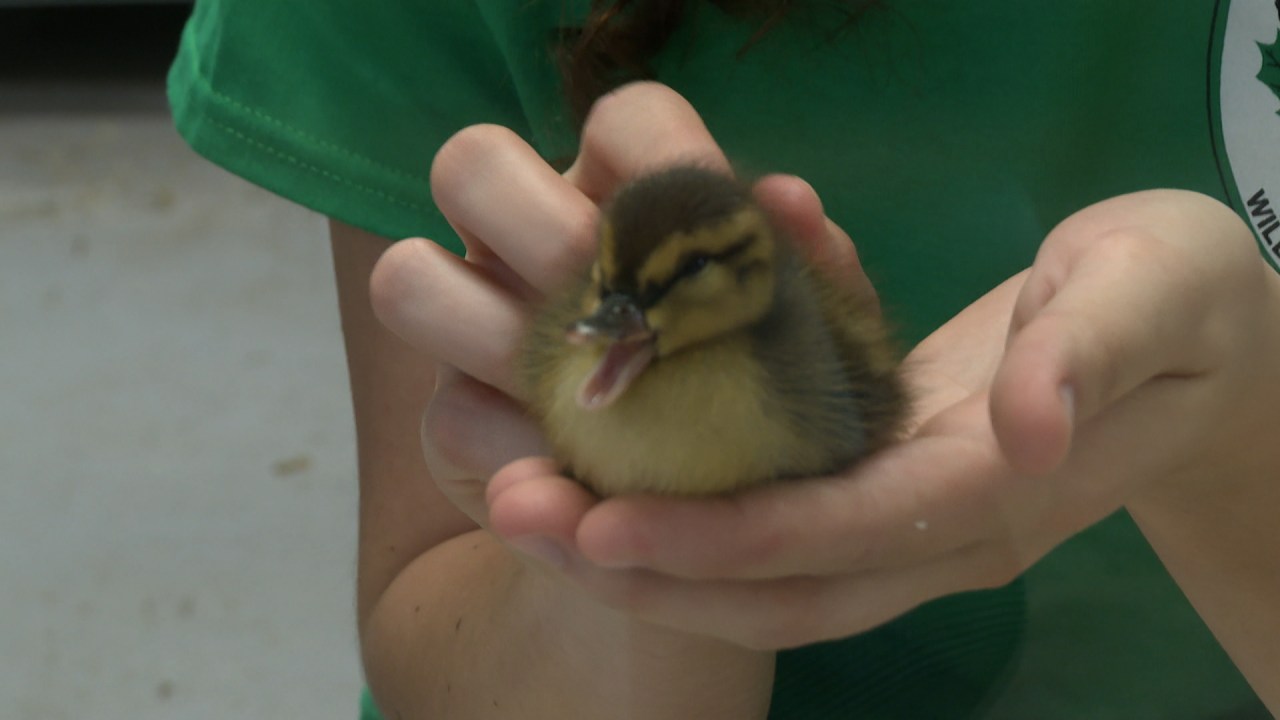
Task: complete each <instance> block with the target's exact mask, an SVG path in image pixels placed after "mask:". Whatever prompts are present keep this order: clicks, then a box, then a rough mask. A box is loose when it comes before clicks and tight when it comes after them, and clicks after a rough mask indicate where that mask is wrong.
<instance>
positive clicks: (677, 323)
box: [567, 166, 778, 409]
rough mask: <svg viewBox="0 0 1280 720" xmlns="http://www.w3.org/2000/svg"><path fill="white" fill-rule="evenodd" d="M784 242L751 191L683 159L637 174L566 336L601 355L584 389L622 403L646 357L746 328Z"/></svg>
mask: <svg viewBox="0 0 1280 720" xmlns="http://www.w3.org/2000/svg"><path fill="white" fill-rule="evenodd" d="M777 253H778V242H777V239H776V237H775V233H774V231H773V228H772V226H771V225H770V223H769V222H768V219H767V218H766V216H765V214H764V212H763V211H762V210H761V209H760V208H759V207H758V206H756V204H755V203H754V202H753V201H752V199H751V194H750V191H749V190H748V189H747V188H746V187H743V186H742V185H741V184H739V183H738V182H736V181H735V180H734V179H732V178H730V177H728V176H727V175H723V174H721V173H718V172H715V171H712V170H707V169H704V168H700V167H696V166H677V167H674V168H671V169H667V170H663V171H661V172H657V173H654V174H652V175H648V176H645V177H642V178H640V179H638V180H635V181H634V182H632V183H631V184H629V185H627V186H625V187H624V188H623V189H622V190H620V191H619V192H618V194H617V195H616V196H615V197H614V199H613V200H612V201H611V202H610V203H609V204H608V205H607V206H606V207H605V209H604V212H603V215H602V218H601V221H600V229H599V253H598V256H597V259H596V261H595V263H594V265H593V266H592V268H591V280H590V283H589V285H588V288H587V292H586V293H585V294H584V296H583V304H582V308H581V310H582V315H581V317H579V318H578V319H577V320H575V321H574V322H572V323H571V324H570V325H569V328H568V335H567V337H568V340H569V341H570V342H571V343H574V344H578V345H589V346H593V347H595V348H596V349H597V351H598V352H599V353H600V359H599V362H598V363H597V364H596V366H595V368H594V369H593V370H592V372H591V373H590V374H589V375H588V377H587V378H586V380H585V381H584V382H583V384H582V385H581V387H580V389H579V391H578V397H577V400H578V404H579V405H580V406H582V407H584V408H587V409H598V408H602V407H605V406H607V405H609V404H610V403H612V402H613V401H614V400H616V399H617V398H618V397H619V396H621V395H622V393H623V392H625V391H626V389H627V388H628V387H629V386H630V385H631V384H632V382H633V381H634V380H635V379H636V378H638V377H639V376H640V375H641V373H643V372H644V370H645V368H646V367H648V366H649V364H650V363H652V362H655V361H662V360H664V359H667V358H670V357H672V356H675V355H678V354H679V353H682V352H688V351H691V350H693V349H695V348H697V347H698V346H699V345H701V344H704V343H709V342H714V341H716V340H717V339H720V338H724V337H726V336H728V335H730V334H732V333H735V332H741V331H743V330H744V329H745V328H747V327H749V326H750V325H752V324H753V323H755V322H756V321H758V320H759V319H761V318H762V317H763V316H764V315H765V313H766V312H768V310H769V308H770V306H771V304H772V302H773V296H774V288H775V285H776V272H775V271H776V267H775V266H776V264H777V257H778V256H777Z"/></svg>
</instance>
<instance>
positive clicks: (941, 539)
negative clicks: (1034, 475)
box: [578, 398, 1015, 579]
mask: <svg viewBox="0 0 1280 720" xmlns="http://www.w3.org/2000/svg"><path fill="white" fill-rule="evenodd" d="M985 412H986V408H985V399H984V398H974V399H971V400H969V401H966V402H965V403H962V404H960V405H958V406H957V407H956V408H954V409H952V410H950V411H948V413H944V414H943V416H941V417H939V418H937V419H935V420H933V421H931V423H930V424H928V425H926V426H925V427H923V428H921V431H920V432H919V433H917V435H916V436H914V437H913V438H912V439H911V440H909V441H907V442H904V443H901V444H899V445H896V446H891V447H889V448H886V449H885V450H883V451H881V452H880V453H877V454H876V455H874V456H872V457H870V458H868V459H867V460H866V461H864V462H863V463H862V464H860V465H859V466H858V467H856V468H855V469H853V470H852V471H850V472H849V473H847V474H844V475H841V476H834V477H828V478H814V479H805V480H798V481H792V482H781V483H777V484H774V485H771V486H767V487H763V488H758V489H754V490H750V491H746V492H742V493H737V494H734V495H731V496H727V497H720V498H707V499H694V500H689V499H673V498H663V497H655V496H641V497H618V498H610V499H608V500H606V501H605V502H603V503H601V504H600V505H599V506H598V507H596V508H594V509H593V510H592V511H591V512H590V513H588V514H587V516H586V517H585V518H584V519H583V523H582V526H581V527H580V528H579V530H578V544H579V547H580V548H581V549H582V552H583V554H584V555H585V556H586V557H587V558H588V559H590V560H592V561H593V562H596V563H598V564H600V565H602V566H605V567H639V568H646V569H651V570H656V571H659V572H662V573H666V574H669V575H675V576H679V577H685V578H701V579H712V578H742V579H747V578H753V579H760V578H776V577H783V576H789V575H797V574H810V575H830V574H842V573H849V572H857V571H866V570H871V569H877V568H886V567H891V566H899V565H910V564H914V563H919V562H923V561H925V560H927V559H929V558H932V557H936V556H939V555H943V554H946V553H949V552H952V551H954V550H955V549H956V548H959V547H963V546H965V545H969V544H972V543H975V542H979V541H981V540H983V539H985V538H987V537H990V536H992V535H1000V534H1008V533H1010V532H1011V530H1010V529H1009V524H1010V522H1011V518H1010V515H1009V514H1008V512H1007V507H1006V505H1007V504H1006V503H1005V502H1004V501H1002V500H1001V499H1000V498H1001V494H1002V493H1004V492H1006V491H1008V489H1009V487H1010V486H1011V485H1013V484H1014V483H1015V479H1014V478H1013V477H1011V476H1010V475H1009V474H1008V473H1007V472H1005V471H1004V469H1003V465H1002V459H1001V458H1000V457H999V453H998V452H997V451H996V446H995V443H994V440H993V439H992V438H991V437H990V434H989V429H988V430H986V433H987V434H986V436H985V437H983V436H982V435H966V434H964V433H965V432H967V430H957V428H968V427H977V428H979V429H981V428H989V425H988V424H987V423H986V422H985V419H984V417H983V415H984V413H985ZM948 414H949V415H950V416H951V417H948Z"/></svg>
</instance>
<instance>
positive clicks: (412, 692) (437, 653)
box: [362, 530, 773, 720]
mask: <svg viewBox="0 0 1280 720" xmlns="http://www.w3.org/2000/svg"><path fill="white" fill-rule="evenodd" d="M362 640H363V649H364V660H365V669H366V673H367V675H368V682H369V685H370V687H371V689H372V691H373V693H374V697H375V698H376V699H377V701H378V703H379V705H380V707H381V708H382V710H383V714H384V715H385V716H386V717H388V718H401V717H403V718H406V719H409V718H434V717H448V718H457V719H458V720H465V719H466V718H478V717H494V716H495V713H496V714H498V716H501V717H520V718H529V719H530V720H536V719H537V718H554V719H556V720H561V719H563V718H588V719H590V718H619V719H620V720H627V719H628V718H635V719H637V720H639V719H645V720H649V719H651V718H652V719H662V718H671V719H672V720H687V718H693V717H696V718H708V719H714V718H726V719H727V720H746V719H749V718H753V717H764V715H765V714H766V711H767V708H768V698H769V694H770V689H771V686H772V679H773V658H772V655H771V654H766V653H757V652H750V651H746V650H743V649H741V648H737V647H734V646H730V645H727V644H725V643H723V642H720V641H716V640H711V639H707V638H701V637H695V636H690V635H685V634H681V633H676V632H673V631H668V630H664V629H661V628H658V627H655V626H652V625H648V624H643V623H640V622H638V621H635V620H632V619H630V618H627V617H626V616H623V615H621V614H619V613H617V612H615V611H612V610H610V609H608V608H605V607H604V606H602V605H600V604H598V603H596V602H595V601H594V600H592V599H590V598H588V597H586V596H585V595H583V594H582V593H581V592H579V591H577V590H576V589H575V588H572V587H569V586H567V585H564V584H563V583H562V581H559V580H555V579H553V578H552V577H551V576H550V575H549V574H544V573H542V572H540V571H538V570H535V569H532V568H530V567H529V566H527V565H526V564H524V563H523V562H522V561H520V560H517V559H516V558H515V557H514V556H512V555H511V554H510V553H509V552H508V551H507V550H506V549H505V548H504V547H502V546H501V545H500V544H499V543H498V542H497V541H496V540H495V539H494V538H493V536H492V535H490V534H489V533H487V532H486V531H483V530H479V531H474V532H470V533H466V534H464V535H460V536H458V537H456V538H453V539H452V540H449V541H446V542H444V543H442V544H440V545H438V546H436V547H435V548H432V549H431V550H430V551H429V552H427V553H425V554H423V555H422V556H420V557H418V558H417V559H416V560H415V561H414V562H413V563H411V564H410V565H409V566H407V567H406V568H404V570H403V571H402V572H401V573H400V575H399V576H398V577H397V578H396V580H395V581H394V582H393V583H392V584H391V585H390V586H389V587H388V588H387V589H386V591H385V592H384V593H383V594H382V595H381V597H380V599H379V600H378V602H377V603H376V605H375V606H374V607H373V609H372V612H371V613H370V615H369V617H367V618H366V623H365V625H364V633H363V638H362Z"/></svg>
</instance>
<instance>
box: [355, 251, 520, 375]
mask: <svg viewBox="0 0 1280 720" xmlns="http://www.w3.org/2000/svg"><path fill="white" fill-rule="evenodd" d="M369 282H370V297H371V301H372V303H373V309H374V313H375V314H376V315H377V316H378V319H379V320H380V321H381V322H382V323H383V324H385V325H386V326H387V327H388V328H390V329H391V331H392V332H394V333H396V334H397V335H399V336H400V338H401V339H403V340H404V341H405V342H406V343H408V344H409V345H411V346H413V347H415V348H417V349H418V350H420V351H422V352H424V353H426V354H428V355H430V356H432V357H434V358H436V359H439V360H441V361H442V362H444V363H446V364H449V365H453V366H456V367H459V368H462V369H463V370H464V371H465V372H466V373H467V374H469V375H472V376H474V377H476V378H477V379H479V380H480V381H481V382H483V383H486V384H488V385H492V386H494V387H496V388H498V389H500V390H502V391H503V392H506V393H508V394H512V395H516V394H517V393H518V390H519V388H518V383H517V382H516V380H515V377H514V375H513V374H512V372H511V368H512V362H513V360H514V357H515V354H516V352H517V338H519V337H521V334H522V333H523V331H524V330H523V328H524V322H525V314H526V313H527V309H526V308H525V307H524V306H523V305H522V304H521V303H520V301H519V300H518V299H517V298H516V297H514V296H513V295H511V294H509V293H507V292H505V291H503V289H502V288H500V287H499V286H498V285H496V284H495V283H494V282H493V281H492V280H491V279H490V278H489V277H488V276H487V275H486V274H485V273H484V272H483V271H482V270H481V269H480V268H478V267H476V266H475V265H473V264H471V263H468V262H466V261H464V260H463V259H461V258H459V257H457V256H456V255H454V254H453V253H450V252H449V251H447V250H445V249H444V248H442V247H440V246H439V245H436V244H435V243H432V242H430V241H427V240H421V239H411V240H403V241H401V242H398V243H396V244H394V245H392V246H391V247H390V248H388V249H387V251H386V252H385V253H383V255H382V257H381V258H380V259H379V260H378V263H377V265H375V266H374V269H373V274H372V277H371V278H370V281H369ZM459 317H466V318H468V322H466V323H459V322H458V318H459ZM476 328H484V331H483V332H477V331H476Z"/></svg>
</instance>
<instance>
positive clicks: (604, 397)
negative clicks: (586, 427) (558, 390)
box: [567, 293, 655, 410]
mask: <svg viewBox="0 0 1280 720" xmlns="http://www.w3.org/2000/svg"><path fill="white" fill-rule="evenodd" d="M567 337H568V340H569V342H570V343H573V344H575V345H587V344H593V343H599V344H605V345H606V347H605V349H604V354H603V355H601V357H600V360H599V362H597V363H596V365H595V367H594V368H592V370H591V372H590V373H589V374H588V375H587V377H586V379H585V380H583V381H582V385H580V386H579V387H578V394H577V402H578V406H579V407H581V408H582V409H584V410H600V409H602V408H605V407H608V406H609V405H611V404H612V403H613V401H615V400H617V399H618V398H619V397H621V396H622V393H623V392H625V391H626V389H627V388H628V387H630V386H631V383H632V382H633V381H634V380H635V379H636V378H637V377H639V376H640V373H642V372H644V369H645V368H646V367H648V365H649V362H650V361H651V360H653V356H654V353H655V350H654V344H653V331H652V330H651V329H650V328H649V324H648V322H647V321H646V320H645V318H644V313H643V312H642V311H641V310H640V306H639V304H638V303H636V301H635V298H632V297H631V296H630V295H627V294H625V293H613V294H610V295H608V296H606V297H605V299H604V301H603V302H601V303H600V307H598V308H596V311H595V312H594V313H592V314H591V315H588V316H587V317H584V318H582V319H580V320H578V321H577V322H574V323H573V324H572V325H570V326H569V328H568V333H567Z"/></svg>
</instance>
